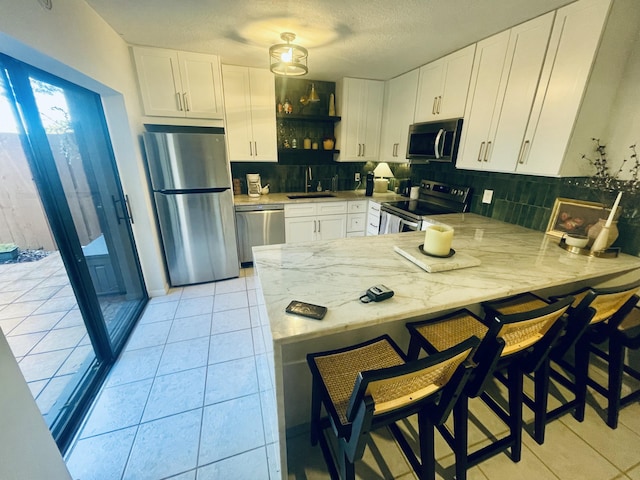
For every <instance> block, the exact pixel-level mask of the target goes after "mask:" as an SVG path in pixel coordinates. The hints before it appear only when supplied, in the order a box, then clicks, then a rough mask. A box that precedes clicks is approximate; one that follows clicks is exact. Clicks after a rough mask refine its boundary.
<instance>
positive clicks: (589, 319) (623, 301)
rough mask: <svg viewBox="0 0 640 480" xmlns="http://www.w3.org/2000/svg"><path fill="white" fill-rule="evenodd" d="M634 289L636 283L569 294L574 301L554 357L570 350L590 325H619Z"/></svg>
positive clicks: (636, 289)
mask: <svg viewBox="0 0 640 480" xmlns="http://www.w3.org/2000/svg"><path fill="white" fill-rule="evenodd" d="M638 289H640V280H638V281H636V282H633V283H629V284H625V285H621V286H616V287H607V288H585V289H583V290H579V291H577V292H575V293H572V294H571V295H572V296H573V297H574V301H573V304H572V306H571V309H570V310H569V318H568V322H567V330H566V333H565V335H564V336H563V337H562V339H561V340H560V342H559V343H558V345H557V346H556V347H555V348H554V356H555V355H564V353H565V352H567V351H568V350H569V349H571V348H572V347H573V346H574V345H575V343H576V342H577V341H578V339H579V338H580V337H581V336H582V334H583V333H584V332H585V330H586V329H587V328H588V327H589V326H590V325H596V324H599V323H602V322H605V321H612V322H614V323H616V324H618V323H619V322H621V321H622V319H623V318H624V317H625V316H626V315H627V313H629V311H630V310H631V308H633V306H634V305H635V303H636V301H634V300H633V297H634V296H636V295H637V292H638Z"/></svg>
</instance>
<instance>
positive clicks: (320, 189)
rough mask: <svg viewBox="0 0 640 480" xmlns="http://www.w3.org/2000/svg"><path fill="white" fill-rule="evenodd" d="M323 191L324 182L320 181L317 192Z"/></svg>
mask: <svg viewBox="0 0 640 480" xmlns="http://www.w3.org/2000/svg"><path fill="white" fill-rule="evenodd" d="M321 191H322V182H320V181H318V186H317V187H316V192H321Z"/></svg>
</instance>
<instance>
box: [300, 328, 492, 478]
mask: <svg viewBox="0 0 640 480" xmlns="http://www.w3.org/2000/svg"><path fill="white" fill-rule="evenodd" d="M478 344H479V340H478V339H477V338H469V339H467V340H466V341H464V342H461V343H460V344H458V345H455V346H453V347H452V348H450V349H447V350H446V351H443V352H441V353H439V354H437V355H431V356H429V357H427V358H423V359H421V360H418V361H414V362H407V360H406V357H405V355H404V354H403V352H402V351H401V350H400V348H399V347H398V346H397V345H396V344H395V343H394V342H393V340H392V339H391V338H390V337H389V336H388V335H383V336H380V337H378V338H374V339H373V340H370V341H368V342H364V343H361V344H358V345H354V346H350V347H346V348H342V349H338V350H332V351H328V352H320V353H311V354H308V355H307V363H308V364H309V368H310V369H311V374H312V376H313V387H312V400H311V402H312V403H311V443H312V445H316V444H317V443H318V442H320V446H321V448H322V453H323V456H324V459H325V462H326V463H327V466H328V468H329V473H330V474H331V477H332V478H343V479H345V480H347V479H353V478H355V468H354V464H355V462H356V461H357V460H359V459H361V458H362V455H363V454H364V449H365V445H366V441H367V439H368V437H369V432H370V431H371V430H374V429H377V428H379V427H382V426H389V429H390V430H391V432H392V434H393V435H394V437H396V440H397V441H398V444H399V445H400V447H401V448H402V450H403V452H404V453H405V455H406V456H407V458H408V459H409V462H410V463H411V466H412V467H413V469H414V470H415V472H416V474H417V475H418V478H421V479H429V480H433V479H435V451H434V425H439V424H442V423H444V422H445V421H446V419H447V417H448V416H449V413H450V412H451V409H452V408H453V405H454V403H455V401H456V399H457V398H458V396H459V395H460V392H461V391H462V389H463V388H464V386H465V384H466V382H467V379H468V378H469V374H470V372H471V370H472V368H473V364H472V363H471V362H470V361H468V360H467V358H468V357H469V355H470V353H471V352H472V351H473V349H474V348H476V347H477V346H478ZM322 406H324V408H325V410H326V412H327V414H328V418H327V417H325V418H321V410H322ZM414 414H418V435H419V448H420V452H419V456H420V458H419V459H418V458H417V456H416V454H415V453H414V452H413V450H412V449H411V447H410V445H409V442H408V441H407V440H406V439H405V438H404V436H403V434H402V432H401V431H400V429H399V428H398V427H397V426H396V425H395V422H396V421H398V420H400V419H402V418H406V417H408V416H410V415H414ZM328 427H331V431H333V433H334V434H335V436H336V438H337V444H338V453H337V457H338V458H337V460H338V464H339V472H340V473H339V476H338V469H337V468H336V466H335V462H334V461H333V458H332V456H331V450H330V449H329V445H328V443H327V438H326V437H325V434H324V431H325V430H326V429H328Z"/></svg>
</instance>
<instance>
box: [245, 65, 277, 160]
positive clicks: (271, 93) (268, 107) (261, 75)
mask: <svg viewBox="0 0 640 480" xmlns="http://www.w3.org/2000/svg"><path fill="white" fill-rule="evenodd" d="M248 70H249V86H250V89H251V126H252V132H253V142H254V146H253V147H254V148H253V156H254V159H255V161H259V162H273V161H277V160H278V148H277V138H276V106H275V102H276V86H275V79H274V78H273V73H271V72H270V71H269V70H267V69H261V68H249V69H248Z"/></svg>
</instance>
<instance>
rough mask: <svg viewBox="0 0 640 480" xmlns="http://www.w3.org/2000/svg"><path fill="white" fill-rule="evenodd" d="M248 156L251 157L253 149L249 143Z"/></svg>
mask: <svg viewBox="0 0 640 480" xmlns="http://www.w3.org/2000/svg"><path fill="white" fill-rule="evenodd" d="M249 156H250V157H253V147H252V146H251V142H249Z"/></svg>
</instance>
